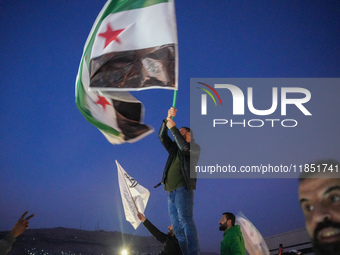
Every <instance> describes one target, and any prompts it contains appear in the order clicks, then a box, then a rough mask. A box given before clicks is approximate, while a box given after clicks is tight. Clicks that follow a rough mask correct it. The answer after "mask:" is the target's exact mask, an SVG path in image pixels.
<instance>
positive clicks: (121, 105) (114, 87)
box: [76, 0, 178, 144]
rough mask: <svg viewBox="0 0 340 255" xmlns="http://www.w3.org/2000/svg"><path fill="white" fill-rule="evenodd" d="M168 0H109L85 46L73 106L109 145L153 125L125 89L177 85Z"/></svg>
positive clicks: (139, 134) (137, 137) (135, 136)
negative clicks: (146, 119) (148, 124)
mask: <svg viewBox="0 0 340 255" xmlns="http://www.w3.org/2000/svg"><path fill="white" fill-rule="evenodd" d="M177 52H178V51H177V32H176V19H175V9H174V2H173V0H169V1H164V0H109V1H107V3H106V4H105V6H104V7H103V9H102V10H101V12H100V13H99V15H98V17H97V19H96V21H95V23H94V25H93V27H92V30H91V32H90V34H89V36H88V38H87V41H86V43H85V46H84V52H83V56H82V58H81V61H80V65H79V70H78V75H77V79H76V104H77V107H78V109H79V110H80V112H81V113H82V114H83V115H84V117H85V118H86V119H87V120H88V121H89V122H90V123H91V124H93V125H95V126H96V127H97V128H99V130H100V131H101V132H102V133H103V134H104V135H105V136H106V137H107V138H108V140H109V142H111V143H113V144H120V143H123V142H135V141H138V140H140V139H141V138H143V137H144V136H146V135H148V134H150V133H151V132H152V131H153V129H152V128H151V127H150V126H147V125H144V124H143V123H142V122H143V117H144V108H143V105H142V103H141V102H140V101H138V100H137V99H136V98H134V97H133V96H132V95H130V94H129V92H127V91H136V90H143V89H153V88H163V89H172V90H177V89H178V85H177V84H178V82H177V79H178V77H177V76H178V75H177V73H178V57H177V55H178V53H177Z"/></svg>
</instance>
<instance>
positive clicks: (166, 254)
mask: <svg viewBox="0 0 340 255" xmlns="http://www.w3.org/2000/svg"><path fill="white" fill-rule="evenodd" d="M176 113H177V110H176V109H175V108H173V107H171V108H170V109H169V110H168V114H167V117H166V118H165V119H164V120H163V121H162V124H161V127H160V130H159V133H158V136H159V139H160V142H161V143H162V145H163V146H164V148H165V149H166V151H167V152H168V154H169V156H168V159H167V161H166V163H165V168H164V172H163V176H162V180H161V182H160V183H159V184H158V185H156V186H155V188H156V187H158V186H160V185H164V190H165V191H166V192H167V199H168V212H169V217H170V222H171V225H170V226H169V228H168V233H163V232H161V231H160V230H159V229H158V228H156V227H155V226H154V225H153V224H152V223H151V222H150V221H149V220H148V219H147V218H146V217H145V216H144V215H143V214H142V213H139V212H138V218H139V220H140V221H142V222H143V225H144V226H145V227H146V228H147V229H148V231H149V232H150V233H151V234H152V235H153V236H154V237H156V238H157V240H158V241H160V242H162V243H163V249H162V252H161V254H162V255H171V254H172V255H181V254H183V255H198V254H200V247H199V239H198V234H197V230H196V225H195V222H194V218H193V206H194V190H195V189H196V178H194V176H190V173H191V174H193V173H194V170H193V169H194V168H195V165H196V164H197V162H198V160H199V157H200V146H199V145H198V144H197V143H195V141H194V138H193V133H192V131H191V130H190V128H187V127H182V128H180V129H178V128H177V126H176V123H175V121H174V119H173V118H174V117H175V116H176ZM169 133H170V135H171V136H169ZM339 165H340V163H339V162H336V161H319V162H316V163H315V164H314V166H315V167H317V166H323V167H324V168H323V169H325V167H326V168H330V167H331V168H332V169H339ZM336 167H337V168H336ZM339 175H340V174H339V172H338V171H328V170H327V171H308V172H305V173H304V174H303V175H302V176H301V177H300V179H299V190H298V195H299V202H300V205H301V208H302V211H303V213H304V215H305V219H306V229H307V232H308V234H309V236H310V238H311V240H312V244H313V249H314V252H315V253H316V254H319V255H340V176H339ZM27 213H28V212H25V213H24V214H23V215H22V216H21V217H20V219H19V221H18V222H17V223H16V224H15V225H14V227H13V229H12V230H11V231H10V232H9V233H8V235H6V237H5V238H4V239H2V240H0V255H5V254H7V253H8V251H9V250H10V249H11V246H12V244H13V242H14V241H15V238H16V237H18V236H19V235H21V234H22V233H23V232H24V231H25V230H26V228H27V227H28V224H29V220H30V219H31V218H32V217H33V216H34V214H32V215H30V216H28V217H26V215H27ZM25 217H26V218H25ZM219 224H220V227H219V229H220V230H221V231H223V238H222V241H221V246H220V254H221V255H245V254H246V247H245V242H244V239H243V236H242V232H241V230H240V226H239V225H235V215H234V214H233V213H231V212H225V213H223V214H222V218H221V219H220V221H219ZM278 254H280V255H282V254H283V246H282V245H280V247H279V250H278Z"/></svg>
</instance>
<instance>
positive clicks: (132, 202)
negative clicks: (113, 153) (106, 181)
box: [116, 160, 150, 229]
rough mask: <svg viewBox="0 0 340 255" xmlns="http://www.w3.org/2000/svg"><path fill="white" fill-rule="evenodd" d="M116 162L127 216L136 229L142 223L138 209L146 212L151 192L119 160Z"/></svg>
mask: <svg viewBox="0 0 340 255" xmlns="http://www.w3.org/2000/svg"><path fill="white" fill-rule="evenodd" d="M116 164H117V170H118V182H119V189H120V195H121V197H122V202H123V207H124V212H125V218H126V220H127V221H128V222H130V223H131V225H132V226H133V227H134V228H135V229H136V228H138V226H139V224H140V223H141V221H140V220H139V219H138V217H137V210H138V211H139V212H140V213H143V214H144V211H145V208H146V205H147V203H148V200H149V196H150V192H149V190H147V189H146V188H144V187H143V186H142V185H140V184H139V183H138V182H137V181H136V180H135V179H133V178H132V177H131V176H130V175H128V174H127V173H126V172H125V170H124V169H123V168H122V166H121V165H120V164H119V163H118V161H117V160H116Z"/></svg>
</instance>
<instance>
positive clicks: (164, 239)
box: [143, 219, 182, 255]
mask: <svg viewBox="0 0 340 255" xmlns="http://www.w3.org/2000/svg"><path fill="white" fill-rule="evenodd" d="M143 225H144V226H145V227H146V229H147V230H149V232H150V233H151V235H153V236H154V237H156V239H157V240H158V241H160V242H161V243H163V249H162V252H161V253H160V254H161V255H181V254H182V251H181V247H180V246H179V243H178V240H177V238H176V236H175V235H170V234H165V233H163V232H161V231H159V230H158V228H156V227H155V226H154V225H153V224H152V223H151V222H150V221H149V220H148V219H146V220H145V221H144V222H143Z"/></svg>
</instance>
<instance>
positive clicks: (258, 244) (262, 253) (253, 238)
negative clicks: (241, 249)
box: [236, 212, 269, 255]
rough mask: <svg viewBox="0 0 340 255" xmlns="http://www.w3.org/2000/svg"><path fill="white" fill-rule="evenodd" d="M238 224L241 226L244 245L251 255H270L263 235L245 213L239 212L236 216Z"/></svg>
mask: <svg viewBox="0 0 340 255" xmlns="http://www.w3.org/2000/svg"><path fill="white" fill-rule="evenodd" d="M236 223H237V224H239V225H240V226H241V232H242V235H243V239H244V244H245V246H246V249H247V252H248V253H249V254H250V255H269V249H268V247H267V244H266V242H265V241H264V239H263V237H262V235H261V234H260V232H259V231H258V230H257V229H256V228H255V226H254V225H253V223H251V222H250V220H248V219H247V217H246V216H244V214H243V213H241V212H239V213H238V214H237V215H236Z"/></svg>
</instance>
